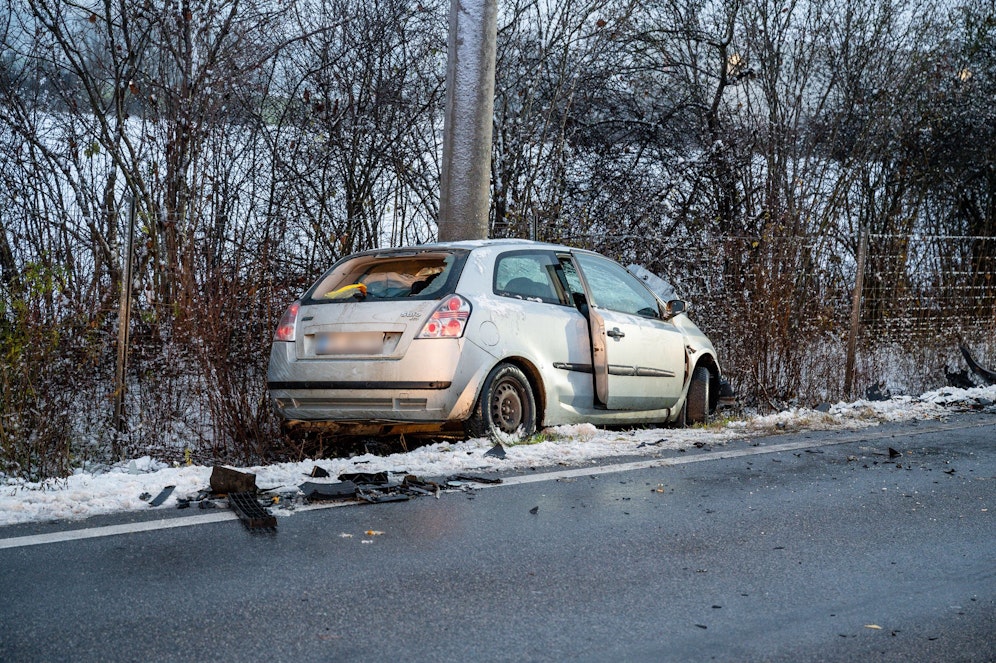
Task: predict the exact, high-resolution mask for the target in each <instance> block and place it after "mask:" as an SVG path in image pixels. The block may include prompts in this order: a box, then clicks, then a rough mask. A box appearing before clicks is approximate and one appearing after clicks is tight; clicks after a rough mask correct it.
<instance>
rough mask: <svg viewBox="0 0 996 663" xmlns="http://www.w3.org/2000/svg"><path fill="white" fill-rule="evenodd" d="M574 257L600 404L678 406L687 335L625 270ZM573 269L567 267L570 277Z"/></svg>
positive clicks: (586, 255) (611, 406)
mask: <svg viewBox="0 0 996 663" xmlns="http://www.w3.org/2000/svg"><path fill="white" fill-rule="evenodd" d="M572 255H573V257H574V259H575V262H576V264H577V267H578V273H577V275H576V276H575V278H576V280H577V281H578V284H579V285H581V286H583V288H584V291H585V303H586V304H587V311H582V312H583V313H585V314H586V317H587V320H588V325H589V331H590V335H591V353H592V373H593V379H594V383H595V394H596V396H597V398H598V401H599V402H600V404H601V405H603V406H604V407H605V408H607V409H610V410H658V409H664V408H670V407H673V406H674V405H675V403H677V401H678V399H679V398H680V397H681V390H682V387H683V383H684V373H685V343H684V336H683V334H682V333H681V331H680V330H679V329H678V328H677V327H676V326H675V325H674V324H673V323H671V322H670V321H667V320H664V318H663V314H662V311H661V307H660V303H659V302H658V300H657V298H656V297H654V295H653V294H652V293H651V292H650V291H649V290H648V289H647V288H646V287H645V286H644V285H643V284H642V283H641V282H640V281H639V280H638V279H637V278H636V277H634V276H633V275H632V274H630V273H629V272H627V271H626V270H625V269H624V268H623V267H622V266H621V265H619V264H617V263H615V262H612V261H611V260H607V259H605V258H602V257H601V256H597V255H595V254H590V253H586V252H575V253H572ZM571 269H573V265H571V266H570V267H568V266H567V265H565V272H569V271H570V270H571ZM570 276H571V275H569V274H568V280H569V281H570V280H571V278H570ZM574 287H576V286H575V285H574V284H572V289H574Z"/></svg>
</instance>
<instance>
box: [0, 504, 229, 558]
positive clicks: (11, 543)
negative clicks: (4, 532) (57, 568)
mask: <svg viewBox="0 0 996 663" xmlns="http://www.w3.org/2000/svg"><path fill="white" fill-rule="evenodd" d="M236 519H238V516H236V515H235V514H234V513H232V512H231V511H219V512H215V513H210V514H207V515H203V516H201V515H197V516H185V517H182V518H166V519H163V520H146V521H144V522H138V523H125V524H122V525H107V526H105V527H90V528H87V529H71V530H67V531H65V532H51V533H49V534H33V535H30V536H15V537H12V538H9V539H0V549H2V548H23V547H24V546H37V545H42V544H45V543H59V542H61V541H80V540H82V539H96V538H100V537H102V536H115V535H117V534H135V533H136V532H152V531H155V530H160V529H171V528H173V527H189V526H191V525H206V524H208V523H218V522H221V521H223V520H236Z"/></svg>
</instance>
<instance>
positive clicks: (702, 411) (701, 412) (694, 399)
mask: <svg viewBox="0 0 996 663" xmlns="http://www.w3.org/2000/svg"><path fill="white" fill-rule="evenodd" d="M709 381H710V375H709V369H708V368H706V367H705V366H696V367H695V370H694V371H693V372H692V380H691V382H690V383H689V384H688V395H687V396H685V420H686V422H687V424H688V425H693V424H704V423H705V421H706V419H707V418H708V417H709Z"/></svg>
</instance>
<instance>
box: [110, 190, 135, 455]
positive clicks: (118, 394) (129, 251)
mask: <svg viewBox="0 0 996 663" xmlns="http://www.w3.org/2000/svg"><path fill="white" fill-rule="evenodd" d="M129 199H130V200H129V205H128V233H127V235H126V239H125V248H124V256H122V259H121V262H122V265H121V296H120V299H119V301H118V361H117V365H116V366H115V371H114V431H115V436H114V443H113V445H112V446H113V453H114V455H115V456H120V455H121V454H122V451H123V450H122V448H121V438H122V437H123V436H124V434H125V432H126V430H127V422H126V421H125V394H126V392H127V385H126V378H127V371H126V368H127V366H128V343H129V338H130V334H129V332H130V326H131V324H130V323H131V263H132V256H133V254H134V245H135V197H134V195H132V196H130V197H129Z"/></svg>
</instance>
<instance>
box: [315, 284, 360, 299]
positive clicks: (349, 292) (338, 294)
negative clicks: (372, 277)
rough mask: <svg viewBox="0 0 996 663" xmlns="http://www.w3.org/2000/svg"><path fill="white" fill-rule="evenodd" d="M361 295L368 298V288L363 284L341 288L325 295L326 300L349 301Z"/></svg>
mask: <svg viewBox="0 0 996 663" xmlns="http://www.w3.org/2000/svg"><path fill="white" fill-rule="evenodd" d="M357 294H359V295H360V296H361V297H366V296H367V286H365V285H364V284H362V283H352V284H350V285H344V286H343V287H341V288H338V289H336V290H332V291H329V292H326V293H325V299H349V298H350V297H353V296H354V295H357Z"/></svg>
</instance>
